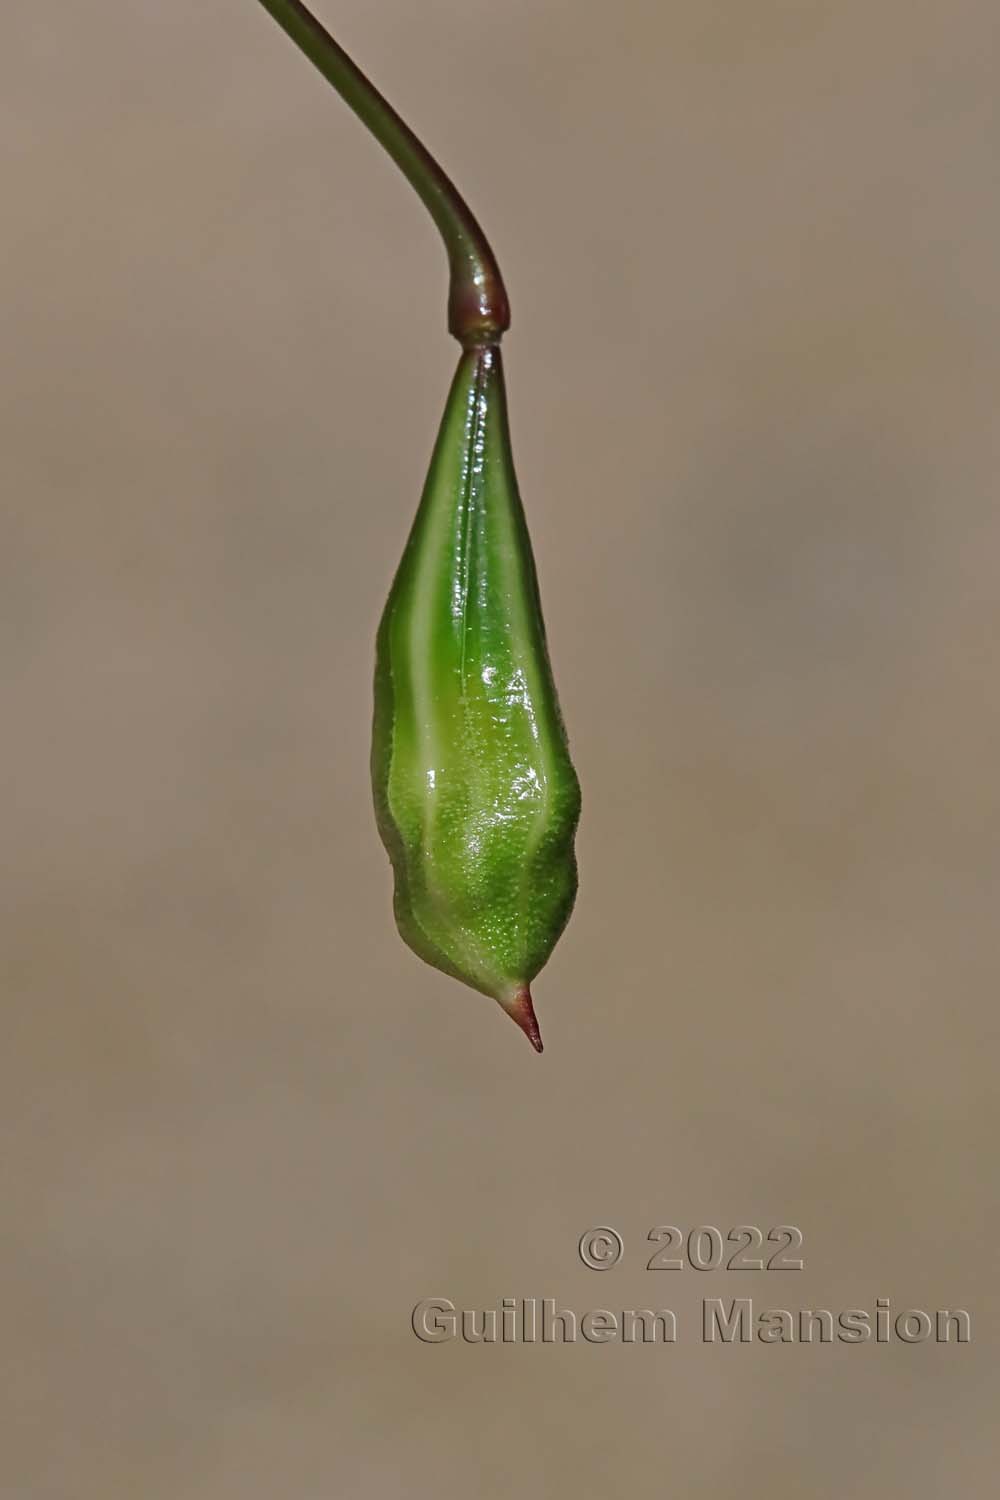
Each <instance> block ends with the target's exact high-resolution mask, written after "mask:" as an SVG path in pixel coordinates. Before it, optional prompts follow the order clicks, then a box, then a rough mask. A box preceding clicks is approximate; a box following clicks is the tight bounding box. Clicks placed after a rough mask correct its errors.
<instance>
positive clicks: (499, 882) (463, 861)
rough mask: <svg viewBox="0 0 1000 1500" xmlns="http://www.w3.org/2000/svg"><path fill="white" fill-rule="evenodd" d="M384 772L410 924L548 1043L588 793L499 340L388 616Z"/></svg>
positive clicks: (455, 416) (395, 860)
mask: <svg viewBox="0 0 1000 1500" xmlns="http://www.w3.org/2000/svg"><path fill="white" fill-rule="evenodd" d="M372 782H373V788H374V794H375V810H376V815H377V818H378V825H379V831H380V833H381V835H382V839H383V842H384V843H385V846H386V849H387V850H388V852H389V857H390V859H391V861H392V865H393V870H394V873H395V912H396V921H397V924H398V926H399V930H400V933H401V934H402V936H403V938H404V939H405V941H406V942H407V943H408V944H409V945H410V947H411V948H412V949H413V950H414V951H415V952H416V953H418V954H419V955H420V957H421V958H423V959H425V960H426V961H427V962H428V963H430V964H433V965H434V966H435V967H436V968H438V969H442V970H443V971H444V972H445V973H447V974H451V975H454V976H455V977H456V978H458V979H461V980H464V981H465V983H466V984H468V985H471V986H472V987H473V988H474V989H476V990H479V991H481V992H482V993H483V994H486V995H491V996H493V998H494V999H496V1000H498V1001H499V1002H500V1003H501V1005H503V1007H504V1009H505V1010H507V1011H508V1013H509V1014H510V1015H511V1016H513V1018H514V1019H515V1020H516V1021H517V1022H518V1024H519V1025H521V1026H522V1027H523V1028H524V1030H525V1031H526V1032H527V1034H528V1036H529V1038H530V1040H531V1041H532V1043H533V1045H534V1046H535V1047H536V1048H537V1049H538V1050H539V1051H540V1050H541V1042H540V1039H539V1036H538V1028H537V1025H536V1024H535V1019H534V1012H533V1010H532V1005H531V997H530V992H529V989H528V985H529V982H530V980H532V979H533V978H534V976H535V975H536V974H537V973H538V971H539V969H540V968H541V967H542V965H543V964H544V963H545V961H546V960H547V958H548V957H549V954H550V953H551V951H552V949H553V947H554V945H555V943H556V940H557V939H558V937H559V934H560V933H561V931H562V929H563V927H564V926H565V924H566V920H567V918H568V917H569V914H570V911H571V909H572V906H573V900H574V897H575V895H576V862H575V859H574V854H573V837H574V833H575V831H576V824H577V819H578V817H579V810H580V793H579V786H578V783H577V779H576V775H575V772H574V770H573V766H572V764H571V762H570V758H569V751H568V749H567V744H566V735H565V731H564V728H563V723H562V718H561V715H560V712H559V704H558V700H557V697H556V692H555V687H554V685H553V681H552V673H551V669H550V666H549V659H548V652H547V650H546V645H545V630H544V626H543V623H542V615H541V609H540V605H539V599H538V585H537V581H536V577H535V567H534V561H533V558H532V553H531V544H530V542H529V539H528V533H527V529H526V526H525V521H524V513H523V510H522V507H521V501H520V497H519V494H518V490H517V482H516V479H515V476H514V468H513V463H512V459H511V451H510V438H509V432H508V426H507V409H506V395H505V390H504V379H503V368H502V364H501V359H500V351H499V349H498V348H496V347H489V348H475V349H469V350H466V351H465V352H464V353H463V355H462V357H461V360H460V361H459V366H458V370H457V372H456V375H455V379H454V381H453V383H452V387H451V391H450V394H449V396H448V403H447V406H446V408H445V413H444V417H443V419H442V423H441V430H440V433H439V435H438V440H437V444H436V446H435V450H434V456H433V459H432V461H431V468H430V473H429V475H428V479H427V484H426V486H425V488H424V493H423V496H422V498H421V502H420V507H419V510H418V512H417V517H416V520H415V522H414V525H413V529H412V531H411V533H410V537H409V540H408V542H407V545H406V550H405V552H404V554H403V558H402V561H401V563H400V566H399V570H398V572H397V574H396V578H395V581H394V582H393V585H392V589H391V591H390V594H389V599H388V603H387V604H386V608H385V612H384V614H383V617H382V622H381V625H380V627H379V633H378V646H377V658H376V669H375V720H374V734H373V743H372Z"/></svg>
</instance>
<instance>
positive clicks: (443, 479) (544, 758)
mask: <svg viewBox="0 0 1000 1500" xmlns="http://www.w3.org/2000/svg"><path fill="white" fill-rule="evenodd" d="M260 3H261V4H262V5H263V6H264V8H265V9H266V10H267V11H269V12H270V14H271V15H272V16H273V17H274V18H275V20H276V21H277V22H278V23H279V24H280V25H281V26H282V27H283V28H284V30H285V31H286V32H287V33H288V35H289V36H290V37H291V38H292V40H293V41H294V42H295V43H296V44H297V45H298V46H299V47H300V48H301V50H302V51H303V52H304V53H305V54H306V56H307V57H309V58H310V59H311V61H312V62H313V63H315V65H316V67H317V68H318V69H319V70H320V72H321V73H322V74H323V75H324V77H325V78H327V79H328V81H329V82H330V83H331V84H333V86H334V88H335V89H337V91H338V93H340V94H341V96H342V97H343V98H344V99H345V100H346V102H347V103H348V104H349V105H350V106H351V108H352V109H353V110H354V111H355V113H356V114H357V115H358V116H359V117H360V118H361V120H362V121H363V122H364V123H365V124H366V125H367V126H368V128H369V130H370V131H371V132H372V134H373V135H374V136H375V137H376V139H377V140H378V141H379V142H380V143H381V144H382V145H383V146H384V147H385V149H386V150H387V151H388V153H389V155H390V156H391V157H392V158H393V160H394V161H395V162H396V163H397V165H398V166H399V167H400V168H401V170H402V171H403V173H404V174H405V176H406V177H407V179H408V180H409V182H410V183H411V184H412V186H413V187H414V188H415V189H416V191H417V193H418V194H419V195H420V197H421V199H422V200H423V202H424V203H425V204H426V206H427V208H428V210H429V211H430V213H431V215H432V217H433V219H434V221H435V223H436V224H437V226H438V229H439V231H440V233H441V237H442V239H443V240H444V244H445V248H446V250H447V252H448V262H449V267H450V287H449V297H448V326H449V330H450V331H451V333H452V334H453V335H454V336H455V338H456V339H458V341H459V343H460V344H461V345H462V354H461V357H460V359H459V363H458V369H457V371H456V374H455V378H454V380H453V382H452V386H451V390H450V392H449V395H448V399H447V403H446V406H445V411H444V416H443V418H442V421H441V426H440V430H439V433H438V439H437V444H436V446H435V449H434V455H433V458H432V461H431V466H430V472H429V474H428V477H427V481H426V484H425V486H424V490H423V495H422V497H421V501H420V505H419V508H418V510H417V515H416V519H415V520H414V523H413V527H412V530H411V532H410V536H409V540H408V541H407V544H406V548H405V550H404V553H403V557H402V561H401V562H400V565H399V569H398V572H397V574H396V577H395V580H394V582H393V585H392V589H391V591H390V594H389V599H388V602H387V604H386V606H385V611H384V613H383V616H382V622H381V625H380V627H379V632H378V642H377V651H376V668H375V714H374V727H373V743H372V785H373V791H374V797H375V810H376V816H377V821H378V827H379V831H380V833H381V836H382V839H383V842H384V843H385V846H386V849H387V850H388V853H389V857H390V860H391V862H392V866H393V871H394V875H395V913H396V921H397V925H398V927H399V931H400V933H401V935H402V937H403V938H404V940H405V941H406V942H407V943H408V944H409V946H410V947H411V948H412V949H413V950H414V951H415V952H416V953H418V954H419V955H420V957H421V958H423V959H425V960H426V961H427V962H428V963H430V964H433V965H434V966H435V967H436V968H438V969H441V970H443V971H444V972H445V973H447V974H451V975H453V976H454V977H455V978H457V979H460V980H463V981H464V982H465V983H466V984H468V985H470V986H471V987H472V988H473V989H475V990H479V991H480V992H482V993H483V994H486V995H490V996H492V997H493V998H494V999H496V1000H498V1001H499V1003H500V1004H501V1005H502V1006H503V1008H504V1010H506V1011H507V1013H508V1015H510V1016H511V1017H512V1018H513V1019H514V1020H515V1021H516V1022H517V1024H518V1025H519V1026H520V1027H521V1028H522V1029H523V1030H524V1032H525V1033H526V1034H527V1036H528V1038H529V1040H530V1041H531V1043H532V1045H533V1046H534V1047H535V1049H536V1050H537V1051H539V1052H540V1051H541V1050H542V1042H541V1037H540V1035H539V1030H538V1023H537V1021H536V1019H535V1013H534V1008H533V1004H532V998H531V991H530V983H531V981H532V980H533V979H534V977H535V975H536V974H537V973H538V971H539V970H540V969H541V968H542V966H543V965H544V964H545V962H546V961H547V959H548V957H549V955H550V953H551V952H552V949H553V947H554V946H555V943H556V941H557V940H558V938H559V935H560V933H561V932H562V930H563V927H564V926H565V924H566V921H567V919H568V917H569V914H570V911H571V909H572V906H573V901H574V898H575V895H576V861H575V857H574V852H573V840H574V835H575V832H576V825H577V820H578V817H579V808H580V794H579V786H578V783H577V779H576V775H575V772H574V770H573V766H572V763H571V761H570V758H569V751H568V748H567V743H566V734H565V730H564V728H563V722H562V717H561V715H560V711H559V704H558V699H557V697H556V691H555V686H554V683H553V680H552V673H551V668H550V665H549V658H548V651H547V648H546V643H545V629H544V625H543V622H542V613H541V606H540V603H539V597H538V584H537V580H536V575H535V566H534V560H533V557H532V552H531V543H530V541H529V538H528V532H527V527H526V525H525V520H524V513H523V509H522V506H521V500H520V496H519V493H518V488H517V481H516V478H515V474H514V465H513V460H512V456H511V446H510V433H509V429H508V423H507V404H506V393H505V387H504V375H503V365H502V361H501V355H500V339H501V336H502V334H503V333H504V331H505V329H506V328H507V327H508V326H509V323H510V311H509V306H508V301H507V294H506V291H505V289H504V284H503V279H502V277H501V275H500V270H499V267H498V265H497V262H496V258H495V256H494V255H493V252H492V250H491V249H490V246H489V244H488V243H487V240H486V237H485V235H484V234H483V231H482V229H481V228H480V227H479V224H478V222H477V221H476V219H475V218H474V217H473V215H472V213H471V212H470V210H469V208H468V206H467V205H466V203H465V201H464V200H463V199H462V197H461V196H460V194H459V193H458V191H457V190H456V188H455V187H454V185H453V184H452V183H451V181H450V180H449V178H448V177H447V176H446V175H445V174H444V172H443V171H442V170H441V168H440V167H439V166H438V164H437V162H436V161H435V160H434V159H433V157H431V155H430V154H429V152H428V151H427V150H426V148H425V147H424V146H423V145H422V144H421V143H420V141H418V140H417V138H416V136H415V135H414V134H413V132H412V131H411V130H410V129H409V127H408V126H407V125H406V124H404V122H403V121H402V120H401V119H400V117H399V116H398V115H397V114H396V112H395V110H393V109H392V107H391V106H390V105H389V104H388V103H387V101H386V100H385V99H383V97H382V96H381V94H380V93H379V92H378V91H377V89H375V87H374V85H373V84H371V83H370V82H369V80H368V79H367V78H366V77H365V76H364V74H363V73H361V71H360V70H359V69H358V68H357V66H356V65H355V64H354V63H353V62H352V61H351V59H350V58H349V57H348V56H347V54H346V53H345V52H344V50H343V49H342V48H341V47H340V46H338V44H337V43H336V42H335V41H334V40H333V38H332V37H331V36H330V35H329V33H328V32H327V31H325V29H324V28H323V27H322V26H321V25H320V23H319V22H318V21H317V20H316V18H315V17H314V16H312V15H311V14H310V12H309V11H308V10H306V8H305V6H303V5H302V4H300V3H299V0H260Z"/></svg>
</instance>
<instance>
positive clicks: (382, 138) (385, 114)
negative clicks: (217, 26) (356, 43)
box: [260, 0, 510, 348]
mask: <svg viewBox="0 0 1000 1500" xmlns="http://www.w3.org/2000/svg"><path fill="white" fill-rule="evenodd" d="M260 3H261V5H263V7H264V9H265V10H266V11H268V12H269V13H270V14H271V15H272V16H273V17H274V19H275V20H276V21H277V23H278V25H279V26H281V27H282V29H283V30H284V31H286V32H287V33H288V35H289V36H290V37H291V39H292V41H293V42H294V43H295V44H296V46H297V47H299V48H301V50H302V51H303V52H304V53H305V55H306V57H308V58H309V60H310V62H312V63H314V64H315V65H316V67H317V68H318V69H319V71H320V72H321V73H322V74H323V77H324V78H325V79H327V81H328V82H329V83H332V84H333V87H334V88H335V89H336V90H337V92H338V94H340V96H341V98H342V99H344V100H345V101H346V102H347V103H348V104H349V105H350V106H351V108H352V109H353V110H354V113H355V114H356V115H357V116H358V118H359V119H360V120H362V121H363V123H364V124H365V125H367V126H368V129H369V130H370V131H371V133H372V135H374V137H375V139H376V140H377V141H379V142H380V144H381V145H382V146H384V148H385V150H386V151H387V152H388V153H389V155H390V156H391V157H392V159H393V161H394V162H395V163H396V165H397V166H398V167H399V168H400V170H401V171H402V172H403V174H404V175H405V177H406V178H407V181H408V182H409V183H410V184H411V186H412V187H414V188H415V189H416V191H417V192H418V193H419V195H420V197H421V199H422V200H423V202H424V204H425V205H426V207H427V208H428V209H429V211H430V214H431V216H432V218H433V219H434V222H435V224H436V225H437V227H438V229H439V230H440V232H441V238H442V239H443V240H444V243H445V249H446V250H447V252H448V264H449V267H450V271H451V285H450V290H449V294H448V328H449V330H450V331H451V333H453V334H454V336H455V338H457V339H458V340H459V341H460V342H461V343H462V344H463V345H464V346H465V347H466V348H468V347H470V346H472V345H475V344H494V343H497V342H499V339H500V335H501V334H502V333H503V331H504V329H505V328H507V327H509V326H510V306H509V304H508V302H507V293H506V291H505V290H504V284H503V278H502V277H501V275H500V267H499V266H498V265H497V262H496V257H495V256H494V254H493V251H492V250H491V249H490V246H489V243H488V241H487V239H486V236H485V235H484V233H483V231H482V230H481V229H480V227H479V224H478V223H477V221H476V219H475V217H474V215H473V213H472V210H471V209H470V208H469V206H468V205H467V203H466V202H465V200H464V198H463V197H462V196H461V194H460V193H459V191H458V189H457V188H456V187H455V185H454V183H453V182H452V181H451V179H450V178H449V177H448V176H447V175H446V174H445V173H444V172H443V171H442V170H441V168H440V167H439V166H438V164H437V162H436V161H435V160H434V158H433V156H431V154H430V152H429V151H428V150H427V148H426V147H425V146H424V145H422V143H421V142H420V141H419V140H418V139H417V137H416V136H415V135H414V134H413V131H412V130H411V129H410V127H409V126H408V125H407V124H406V123H405V122H404V121H403V120H401V119H400V117H399V115H397V113H396V111H395V110H394V109H393V107H392V105H391V104H389V103H388V101H387V100H385V99H383V97H382V95H381V94H380V93H379V91H378V89H377V88H376V87H375V85H374V84H373V83H371V82H370V81H369V80H368V79H367V78H366V77H365V75H364V74H363V73H362V72H361V69H360V68H359V67H358V66H357V64H356V63H354V62H352V61H351V59H350V57H348V55H347V53H346V52H345V51H344V49H343V48H342V47H340V46H339V45H338V44H337V43H336V42H335V41H334V39H333V37H332V36H331V35H330V33H329V32H328V31H326V30H325V28H324V27H323V26H321V25H320V23H319V21H317V19H316V17H315V16H314V15H312V14H311V13H310V12H309V11H308V10H307V9H306V7H305V6H304V5H302V4H301V3H300V0H260Z"/></svg>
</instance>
